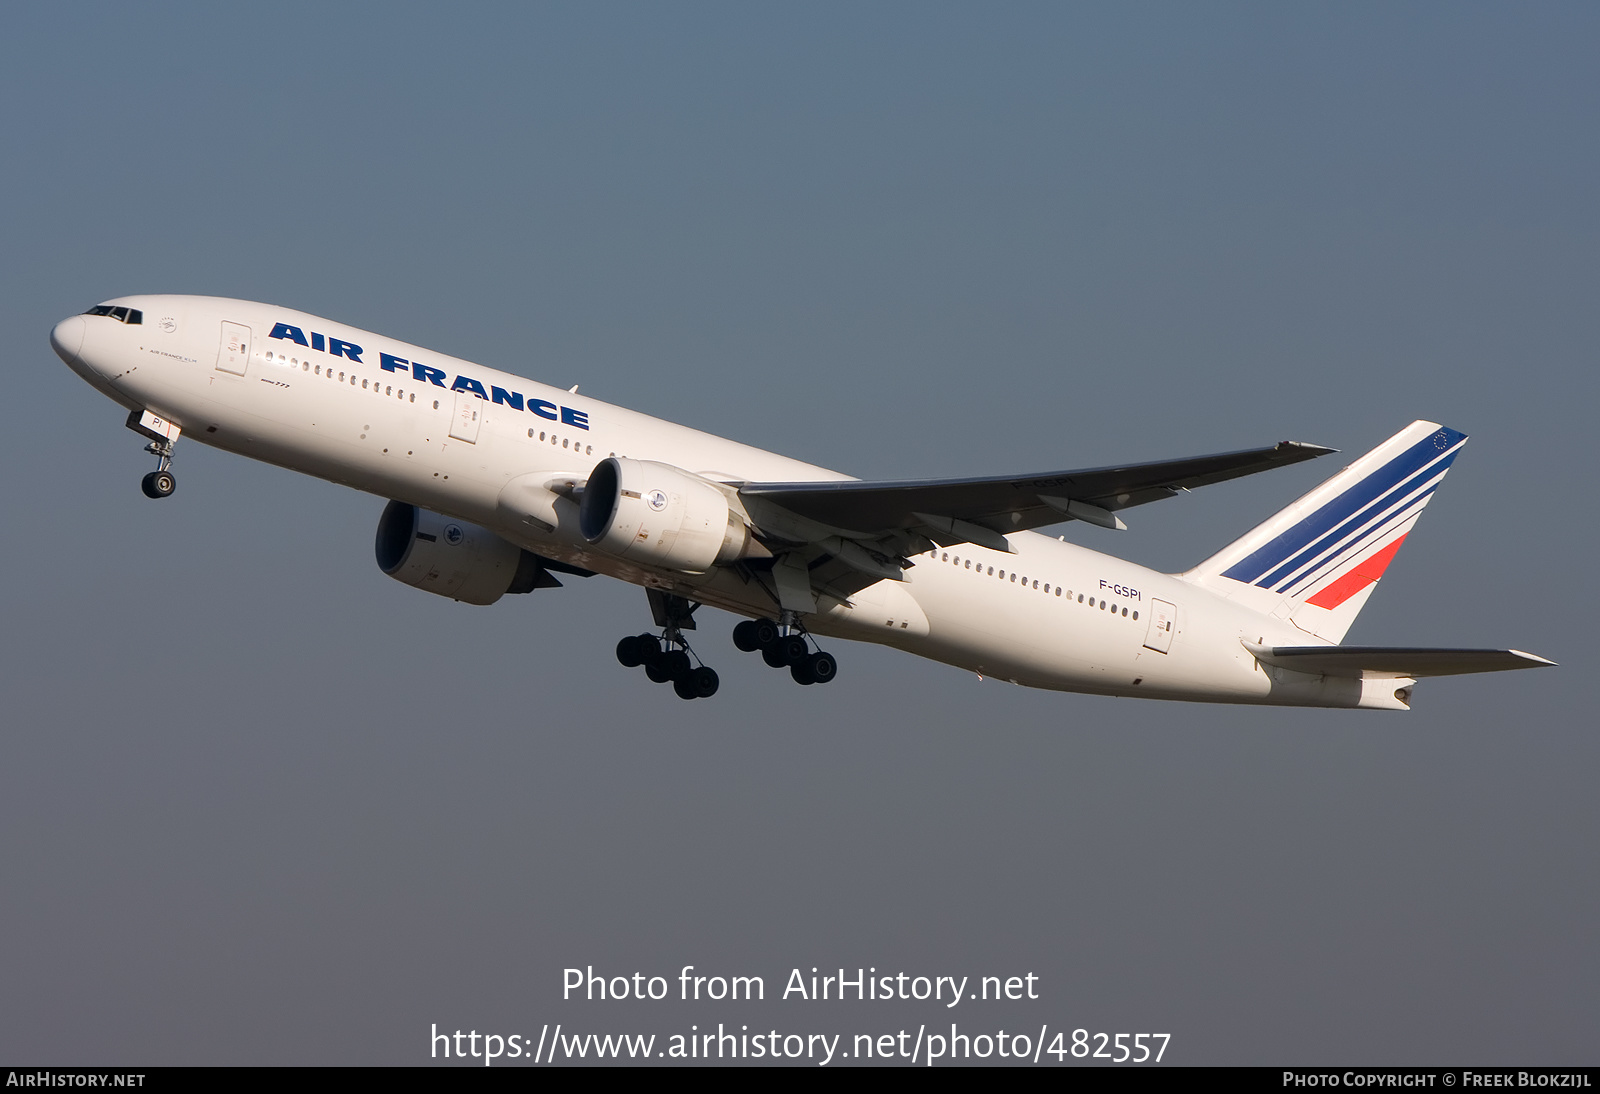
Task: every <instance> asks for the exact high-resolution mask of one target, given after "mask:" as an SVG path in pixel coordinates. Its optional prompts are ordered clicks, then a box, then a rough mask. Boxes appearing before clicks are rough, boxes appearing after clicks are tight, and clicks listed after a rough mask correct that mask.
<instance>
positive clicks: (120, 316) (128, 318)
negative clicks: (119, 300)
mask: <svg viewBox="0 0 1600 1094" xmlns="http://www.w3.org/2000/svg"><path fill="white" fill-rule="evenodd" d="M83 314H84V315H104V316H106V317H107V318H109V319H115V320H116V321H117V322H119V323H127V324H128V325H129V326H138V325H140V324H142V323H143V322H144V312H142V311H140V310H139V309H138V308H123V307H112V306H111V305H110V304H96V305H95V306H94V307H92V308H90V309H89V310H88V311H86V312H84V313H83Z"/></svg>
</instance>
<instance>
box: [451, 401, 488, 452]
mask: <svg viewBox="0 0 1600 1094" xmlns="http://www.w3.org/2000/svg"><path fill="white" fill-rule="evenodd" d="M483 405H484V404H483V400H482V399H480V398H478V397H477V396H476V395H474V394H472V392H470V391H458V392H456V413H455V417H453V418H452V419H450V436H452V437H454V438H455V439H456V440H458V441H466V442H467V443H468V444H477V443H478V426H479V425H481V424H482V422H483Z"/></svg>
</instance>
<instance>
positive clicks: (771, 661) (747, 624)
mask: <svg viewBox="0 0 1600 1094" xmlns="http://www.w3.org/2000/svg"><path fill="white" fill-rule="evenodd" d="M784 614H785V615H789V614H790V613H788V612H785V613H784ZM808 637H809V636H808V635H807V634H806V632H805V629H804V628H803V627H801V626H800V624H799V622H798V621H795V620H793V619H790V620H789V621H787V622H786V623H784V624H779V623H774V622H773V621H772V620H770V619H746V620H745V621H744V622H742V623H740V624H738V625H737V626H735V627H734V628H733V644H734V645H735V646H738V647H739V648H740V649H741V650H743V651H744V652H745V653H754V652H756V651H757V650H760V651H761V659H762V660H763V661H765V662H766V663H767V664H768V665H770V666H771V667H773V668H775V669H781V668H785V667H787V668H788V670H789V675H790V676H791V677H793V678H794V682H795V683H797V684H826V683H828V682H829V681H830V680H832V679H833V678H834V677H835V676H837V675H838V674H839V662H837V661H835V660H834V659H833V654H831V653H826V652H824V651H822V650H817V651H816V652H812V650H811V647H810V645H808V644H807V642H806V639H807V638H808Z"/></svg>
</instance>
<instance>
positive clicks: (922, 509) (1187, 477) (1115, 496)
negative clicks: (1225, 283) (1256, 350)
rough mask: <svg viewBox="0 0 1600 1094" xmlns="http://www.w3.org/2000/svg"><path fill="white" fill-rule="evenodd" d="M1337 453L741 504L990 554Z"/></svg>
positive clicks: (819, 489)
mask: <svg viewBox="0 0 1600 1094" xmlns="http://www.w3.org/2000/svg"><path fill="white" fill-rule="evenodd" d="M1332 451H1334V449H1331V448H1323V447H1322V446H1321V445H1315V444H1306V443H1304V442H1302V441H1283V442H1281V443H1279V444H1276V445H1273V446H1272V447H1271V448H1252V449H1248V450H1246V451H1243V452H1222V453H1218V454H1217V455H1214V456H1195V457H1192V458H1190V459H1186V460H1166V461H1163V462H1161V463H1140V464H1129V465H1126V466H1122V467H1095V468H1089V469H1086V470H1079V471H1048V472H1045V473H1043V474H1038V475H1023V476H1009V475H1005V476H995V477H991V478H981V479H914V480H907V481H900V482H855V481H845V482H758V483H745V484H744V485H742V486H740V487H739V497H740V498H741V499H744V500H746V501H748V500H751V499H757V500H760V501H766V502H770V503H772V504H773V505H776V506H779V507H781V508H783V509H785V510H788V511H789V512H791V513H794V514H795V515H797V516H800V517H804V518H806V519H807V520H811V521H815V522H817V523H819V524H823V525H827V526H829V527H831V528H834V529H836V530H839V531H843V532H846V533H848V534H849V535H850V536H851V537H853V538H867V537H873V536H881V535H884V534H886V533H893V532H898V531H920V532H923V533H924V534H926V535H928V537H929V538H931V539H933V540H934V541H936V542H939V543H964V542H973V543H981V544H983V545H984V546H991V545H993V544H994V543H995V541H997V540H998V539H999V537H1000V536H1001V535H1003V534H1004V533H1006V532H1020V531H1023V530H1024V529H1028V528H1038V527H1041V526H1043V525H1046V524H1060V523H1061V522H1062V521H1068V520H1085V521H1089V522H1090V523H1092V524H1099V525H1101V526H1103V527H1111V528H1122V527H1125V525H1123V524H1122V522H1121V521H1120V520H1118V519H1117V518H1116V517H1115V516H1113V514H1114V513H1116V512H1118V511H1119V510H1122V509H1129V508H1132V507H1133V506H1135V505H1143V504H1145V503H1146V502H1151V501H1160V500H1161V499H1162V498H1170V497H1172V496H1174V495H1175V494H1178V493H1181V492H1182V491H1185V490H1192V489H1194V488H1195V487H1197V486H1209V485H1211V484H1212V483H1214V482H1226V481H1227V480H1228V479H1236V478H1239V477H1240V476H1242V475H1253V474H1255V473H1256V472H1258V471H1269V470H1271V469H1272V468H1274V467H1287V466H1288V465H1289V464H1294V463H1300V462H1301V461H1302V460H1309V459H1314V458H1315V457H1317V456H1323V455H1326V454H1327V453H1329V452H1332ZM930 517H931V518H933V519H932V520H929V519H928V518H930ZM951 522H955V523H956V524H958V525H959V524H965V525H972V526H973V527H974V528H975V529H977V530H979V535H980V536H981V538H978V537H974V536H971V535H964V534H962V531H963V530H956V529H952V528H951V527H949V526H948V525H949V524H950V523H951ZM984 529H987V530H988V532H989V533H990V534H989V535H988V536H982V535H981V532H982V530H984ZM965 531H969V532H970V531H971V529H967V530H965ZM996 549H997V550H1006V549H1007V548H1005V547H1004V546H998V547H997V548H996Z"/></svg>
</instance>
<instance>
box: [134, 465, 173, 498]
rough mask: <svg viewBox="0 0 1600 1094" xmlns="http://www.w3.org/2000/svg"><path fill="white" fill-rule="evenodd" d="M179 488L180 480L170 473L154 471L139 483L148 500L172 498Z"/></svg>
mask: <svg viewBox="0 0 1600 1094" xmlns="http://www.w3.org/2000/svg"><path fill="white" fill-rule="evenodd" d="M177 488H178V480H177V479H175V478H173V477H172V472H170V471H152V472H150V474H148V475H146V476H145V477H144V478H143V479H141V480H140V481H139V489H140V490H143V491H144V496H145V497H147V498H166V497H171V496H172V492H173V491H174V490H176V489H177Z"/></svg>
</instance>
